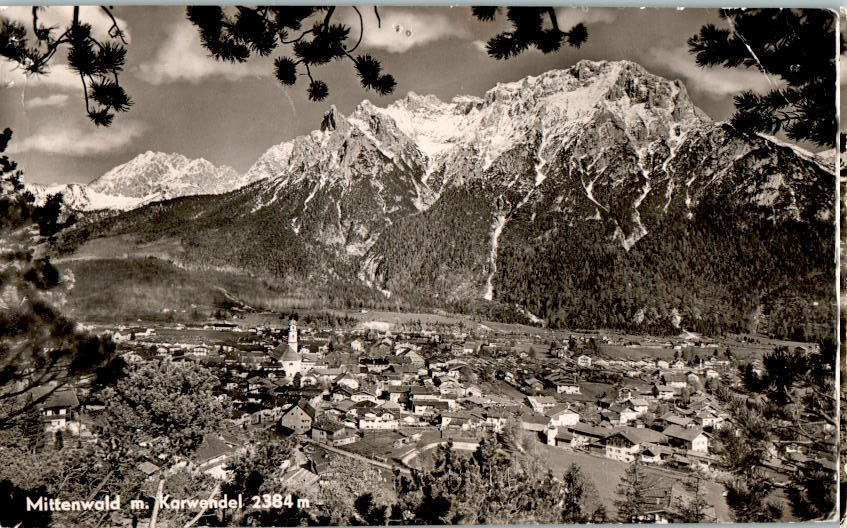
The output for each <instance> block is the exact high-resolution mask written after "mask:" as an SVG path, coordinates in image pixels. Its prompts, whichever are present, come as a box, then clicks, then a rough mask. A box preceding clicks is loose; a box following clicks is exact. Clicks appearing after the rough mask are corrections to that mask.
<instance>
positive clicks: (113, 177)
mask: <svg viewBox="0 0 847 528" xmlns="http://www.w3.org/2000/svg"><path fill="white" fill-rule="evenodd" d="M246 183H249V181H247V180H245V179H244V177H243V176H239V174H238V173H237V172H236V171H235V169H233V168H232V167H229V166H226V165H222V166H220V167H217V166H215V165H214V164H213V163H211V162H210V161H208V160H206V159H203V158H197V159H190V158H188V157H186V156H184V155H182V154H178V153H171V154H167V153H164V152H155V151H150V150H148V151H146V152H144V153H142V154H139V155H138V156H136V157H134V158H132V159H131V160H129V161H127V162H126V163H123V164H121V165H118V166H117V167H115V168H113V169H111V170H110V171H108V172H106V173H105V174H104V175H103V176H101V177H99V178H97V179H96V180H94V181H92V182H91V183H90V184H89V186H90V188H91V190H93V191H95V192H99V193H103V194H108V195H115V196H125V197H132V198H145V197H147V196H150V195H151V194H157V193H161V194H163V196H168V197H173V196H185V195H191V194H219V193H221V192H226V191H230V190H233V189H236V188H238V187H241V186H243V185H245V184H246Z"/></svg>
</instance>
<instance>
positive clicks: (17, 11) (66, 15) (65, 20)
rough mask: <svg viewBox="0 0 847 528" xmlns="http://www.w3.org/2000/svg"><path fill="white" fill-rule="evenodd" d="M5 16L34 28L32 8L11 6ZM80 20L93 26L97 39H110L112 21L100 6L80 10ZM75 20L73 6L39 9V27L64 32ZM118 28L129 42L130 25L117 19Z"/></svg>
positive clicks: (6, 10) (4, 12) (4, 13)
mask: <svg viewBox="0 0 847 528" xmlns="http://www.w3.org/2000/svg"><path fill="white" fill-rule="evenodd" d="M3 16H4V17H6V18H9V19H11V20H14V21H16V22H20V23H21V24H23V25H24V27H26V28H27V29H29V28H31V27H32V8H31V7H26V6H9V7H7V8H6V9H4V10H3ZM79 19H80V21H81V22H85V23H87V24H91V29H92V32H93V35H94V37H95V38H97V39H109V38H110V37H109V28H110V27H112V19H111V18H109V16H108V15H107V14H106V13H105V12H104V11H103V8H102V7H100V6H81V7H80V8H79ZM72 20H73V7H72V6H49V7H44V8H41V9H39V11H38V25H39V26H46V27H48V28H50V27H55V28H56V30H57V31H63V30H64V28H66V27H68V26H69V25H70V24H71V21H72ZM115 20H116V21H117V22H118V27H120V28H121V30H122V31H123V32H124V38H125V39H126V40H127V42H129V40H130V39H129V37H130V33H129V24H127V22H126V20H124V19H122V18H119V17H117V16H116V17H115Z"/></svg>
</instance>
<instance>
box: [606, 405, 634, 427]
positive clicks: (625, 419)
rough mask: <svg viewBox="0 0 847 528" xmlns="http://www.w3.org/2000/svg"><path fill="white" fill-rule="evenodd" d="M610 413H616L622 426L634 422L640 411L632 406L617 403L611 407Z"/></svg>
mask: <svg viewBox="0 0 847 528" xmlns="http://www.w3.org/2000/svg"><path fill="white" fill-rule="evenodd" d="M609 410H610V411H614V412H616V413H617V414H618V421H619V422H620V424H621V425H626V424H628V423H629V422H632V421H634V420H635V419H636V418H638V415H639V413H638V411H636V410H635V409H633V408H632V405H630V404H628V403H627V404H620V403H615V404H613V405H612V406H611V407H609Z"/></svg>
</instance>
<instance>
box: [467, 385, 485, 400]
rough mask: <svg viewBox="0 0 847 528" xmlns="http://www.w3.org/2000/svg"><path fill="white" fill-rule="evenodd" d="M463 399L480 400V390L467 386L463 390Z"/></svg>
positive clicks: (476, 386)
mask: <svg viewBox="0 0 847 528" xmlns="http://www.w3.org/2000/svg"><path fill="white" fill-rule="evenodd" d="M465 397H466V398H482V389H481V388H480V387H479V385H469V386H468V388H467V389H465Z"/></svg>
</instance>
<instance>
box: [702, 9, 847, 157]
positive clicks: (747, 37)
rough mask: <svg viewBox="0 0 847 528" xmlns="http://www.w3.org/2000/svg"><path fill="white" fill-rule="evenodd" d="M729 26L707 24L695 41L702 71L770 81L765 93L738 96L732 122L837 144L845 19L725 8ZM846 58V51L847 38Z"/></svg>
mask: <svg viewBox="0 0 847 528" xmlns="http://www.w3.org/2000/svg"><path fill="white" fill-rule="evenodd" d="M720 15H721V18H723V19H724V20H725V21H726V23H727V26H728V27H727V28H718V27H716V26H715V25H714V24H707V25H705V26H703V27H702V28H700V33H698V34H697V35H694V36H692V37H691V38H690V39H688V46H689V50H690V51H691V53H693V54H694V56H695V58H696V60H697V64H699V65H700V66H719V65H720V66H724V67H726V68H739V67H744V68H748V69H750V68H753V69H758V70H760V71H761V72H762V74H763V75H765V76H767V78H768V79H769V81H770V82H771V84H772V87H773V88H772V89H771V90H770V91H769V92H768V93H767V94H764V95H760V94H757V93H755V92H753V91H752V90H746V91H744V92H741V93H740V94H738V95H736V96H735V108H736V112H735V114H734V115H733V116H732V124H733V125H734V126H735V127H736V128H738V129H740V130H743V131H748V132H767V133H776V132H778V131H780V130H783V131H784V132H785V135H786V136H788V137H789V138H790V139H792V140H795V141H810V142H812V143H815V144H817V145H820V146H826V147H834V146H835V143H836V135H837V133H838V123H837V121H836V117H835V109H836V100H835V87H836V83H837V80H836V76H835V74H836V71H835V66H836V60H837V59H838V57H837V56H836V40H835V25H836V24H835V23H836V17H837V14H836V13H835V12H834V11H831V10H826V9H722V10H721V11H720ZM839 38H840V39H841V53H844V37H843V36H840V37H839Z"/></svg>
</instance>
